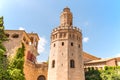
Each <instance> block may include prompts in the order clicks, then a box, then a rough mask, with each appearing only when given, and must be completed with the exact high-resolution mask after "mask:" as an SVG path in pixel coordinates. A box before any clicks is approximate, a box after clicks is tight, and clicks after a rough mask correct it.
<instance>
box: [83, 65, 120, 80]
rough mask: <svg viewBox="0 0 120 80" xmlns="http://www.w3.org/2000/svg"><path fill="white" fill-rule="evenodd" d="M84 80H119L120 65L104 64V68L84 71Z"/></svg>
mask: <svg viewBox="0 0 120 80" xmlns="http://www.w3.org/2000/svg"><path fill="white" fill-rule="evenodd" d="M85 78H86V80H120V66H115V67H110V66H105V67H104V70H93V69H89V71H87V72H85Z"/></svg>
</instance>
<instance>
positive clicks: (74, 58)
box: [48, 7, 85, 80]
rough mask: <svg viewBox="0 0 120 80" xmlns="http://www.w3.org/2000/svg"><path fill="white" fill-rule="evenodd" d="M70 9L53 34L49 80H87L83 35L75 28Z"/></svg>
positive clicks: (65, 9)
mask: <svg viewBox="0 0 120 80" xmlns="http://www.w3.org/2000/svg"><path fill="white" fill-rule="evenodd" d="M72 19H73V16H72V13H71V12H70V9H69V8H68V7H66V8H64V9H63V12H62V13H61V16H60V26H58V27H57V28H55V29H53V31H52V33H51V45H50V56H49V68H48V80H85V79H84V68H83V60H82V33H81V31H80V30H79V28H76V27H73V24H72Z"/></svg>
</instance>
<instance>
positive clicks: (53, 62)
mask: <svg viewBox="0 0 120 80" xmlns="http://www.w3.org/2000/svg"><path fill="white" fill-rule="evenodd" d="M54 67H55V60H53V61H52V68H54Z"/></svg>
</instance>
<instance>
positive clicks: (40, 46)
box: [38, 37, 47, 54]
mask: <svg viewBox="0 0 120 80" xmlns="http://www.w3.org/2000/svg"><path fill="white" fill-rule="evenodd" d="M46 43H47V40H46V39H45V38H43V37H40V40H39V42H38V53H39V54H40V53H42V52H44V51H45V45H46Z"/></svg>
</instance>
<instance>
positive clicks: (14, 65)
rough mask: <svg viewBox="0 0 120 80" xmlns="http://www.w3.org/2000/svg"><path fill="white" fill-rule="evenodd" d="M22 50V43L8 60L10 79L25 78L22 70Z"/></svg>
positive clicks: (19, 79) (23, 48)
mask: <svg viewBox="0 0 120 80" xmlns="http://www.w3.org/2000/svg"><path fill="white" fill-rule="evenodd" d="M24 51H25V47H24V44H23V43H22V47H21V48H18V50H17V53H16V55H15V56H14V58H13V59H12V60H11V61H10V64H9V69H8V71H9V75H10V79H11V80H25V77H24V72H23V65H24Z"/></svg>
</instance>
